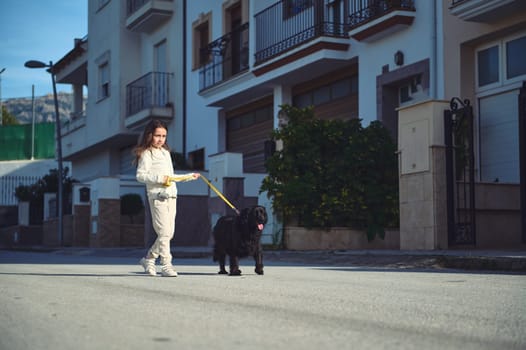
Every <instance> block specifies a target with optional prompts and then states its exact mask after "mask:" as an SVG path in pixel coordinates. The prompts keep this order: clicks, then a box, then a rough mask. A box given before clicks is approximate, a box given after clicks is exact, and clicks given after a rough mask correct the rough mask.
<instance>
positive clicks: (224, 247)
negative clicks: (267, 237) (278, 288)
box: [213, 205, 268, 276]
mask: <svg viewBox="0 0 526 350" xmlns="http://www.w3.org/2000/svg"><path fill="white" fill-rule="evenodd" d="M267 219H268V217H267V211H266V210H265V207H262V206H258V205H256V206H253V207H249V208H245V209H243V210H241V212H240V213H239V215H231V216H222V217H220V218H219V220H218V221H217V223H216V225H215V226H214V231H213V234H214V261H217V262H218V263H219V273H220V274H226V273H227V271H226V270H225V259H226V256H227V255H228V257H229V262H230V275H231V276H239V275H241V270H240V269H239V258H243V257H246V256H252V257H254V260H255V265H256V269H255V271H256V273H257V274H258V275H262V274H263V250H262V248H261V233H262V231H263V227H264V225H265V224H266V223H267Z"/></svg>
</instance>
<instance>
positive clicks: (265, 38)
mask: <svg viewBox="0 0 526 350" xmlns="http://www.w3.org/2000/svg"><path fill="white" fill-rule="evenodd" d="M346 1H349V0H346ZM346 1H342V0H295V1H291V0H282V1H279V2H277V3H275V4H274V5H272V6H270V7H268V8H266V9H265V10H263V11H261V12H259V13H257V14H256V15H255V16H254V17H255V23H256V29H255V32H256V54H255V60H256V64H258V63H262V62H264V61H267V60H269V59H271V58H272V57H275V56H277V55H279V54H281V53H283V52H285V51H287V50H290V49H292V48H294V47H296V46H299V45H301V44H304V43H306V42H308V41H311V40H313V39H315V38H318V37H320V36H330V37H338V38H347V37H348V34H347V32H346V30H345V29H346V24H345V22H346V17H347V16H346V13H348V12H347V11H348V9H347V6H348V4H347V3H346Z"/></svg>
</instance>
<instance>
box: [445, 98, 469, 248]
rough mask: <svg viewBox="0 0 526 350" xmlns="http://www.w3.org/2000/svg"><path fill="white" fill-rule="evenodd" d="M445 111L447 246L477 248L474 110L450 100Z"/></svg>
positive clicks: (467, 104)
mask: <svg viewBox="0 0 526 350" xmlns="http://www.w3.org/2000/svg"><path fill="white" fill-rule="evenodd" d="M449 105H450V109H449V110H446V111H444V132H445V144H446V187H447V220H448V245H449V246H453V245H475V244H476V229H475V153H474V148H473V145H474V143H473V108H472V106H471V105H470V102H469V100H467V99H466V100H463V101H462V100H461V99H459V98H458V97H454V98H453V99H451V101H450V103H449Z"/></svg>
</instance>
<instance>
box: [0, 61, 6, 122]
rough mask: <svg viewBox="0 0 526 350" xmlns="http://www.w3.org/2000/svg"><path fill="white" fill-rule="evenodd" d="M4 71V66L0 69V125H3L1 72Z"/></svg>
mask: <svg viewBox="0 0 526 350" xmlns="http://www.w3.org/2000/svg"><path fill="white" fill-rule="evenodd" d="M4 71H5V68H2V70H0V125H4V120H3V117H4V109H3V107H2V73H3V72H4Z"/></svg>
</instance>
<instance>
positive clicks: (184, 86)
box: [182, 0, 187, 159]
mask: <svg viewBox="0 0 526 350" xmlns="http://www.w3.org/2000/svg"><path fill="white" fill-rule="evenodd" d="M186 32H187V30H186V0H183V106H182V107H183V150H182V154H183V157H184V158H185V159H186V114H187V110H186V106H187V103H186V95H187V93H186V86H187V84H186V69H187V67H186V64H187V63H186V62H187V59H186V53H187V52H186V34H187V33H186Z"/></svg>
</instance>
